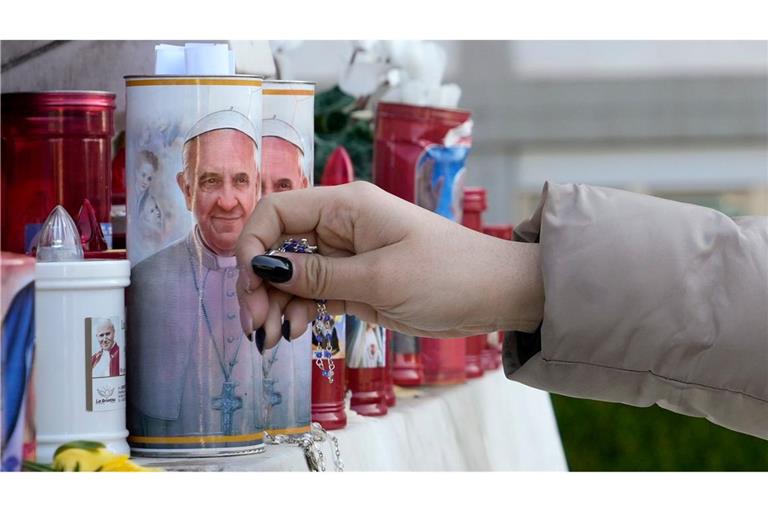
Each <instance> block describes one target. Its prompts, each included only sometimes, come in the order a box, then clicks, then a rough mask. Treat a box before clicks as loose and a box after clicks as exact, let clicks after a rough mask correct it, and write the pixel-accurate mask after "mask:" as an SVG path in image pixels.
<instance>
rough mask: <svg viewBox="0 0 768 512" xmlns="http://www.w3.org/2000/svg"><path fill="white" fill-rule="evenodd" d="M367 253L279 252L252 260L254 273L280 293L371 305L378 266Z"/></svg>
mask: <svg viewBox="0 0 768 512" xmlns="http://www.w3.org/2000/svg"><path fill="white" fill-rule="evenodd" d="M371 260H372V258H371V257H370V256H369V255H368V254H358V255H354V256H345V257H335V258H334V257H328V256H321V255H319V254H303V253H280V254H279V255H271V256H267V255H260V256H255V257H254V258H253V259H252V260H251V268H252V269H253V272H254V273H255V274H256V275H257V276H259V277H260V278H262V279H264V280H265V281H267V282H269V283H270V284H271V285H272V286H274V287H275V288H277V289H279V290H283V291H285V292H288V293H290V294H292V295H296V296H298V297H303V298H305V299H332V300H350V301H356V302H364V303H366V304H370V302H371V300H373V299H374V297H373V296H372V294H373V291H374V290H375V289H376V287H375V286H372V283H371V279H372V278H373V277H374V275H375V274H376V272H375V271H374V270H375V269H376V268H377V267H376V266H375V264H374V263H373V262H372V261H371Z"/></svg>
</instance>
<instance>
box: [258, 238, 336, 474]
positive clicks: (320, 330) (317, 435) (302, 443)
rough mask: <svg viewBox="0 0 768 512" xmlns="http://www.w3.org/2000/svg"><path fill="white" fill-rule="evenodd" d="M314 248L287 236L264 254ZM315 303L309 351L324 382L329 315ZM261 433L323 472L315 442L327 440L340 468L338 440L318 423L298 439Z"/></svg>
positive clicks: (330, 360)
mask: <svg viewBox="0 0 768 512" xmlns="http://www.w3.org/2000/svg"><path fill="white" fill-rule="evenodd" d="M316 250H317V247H316V246H313V245H309V243H308V242H307V240H306V238H302V239H301V240H298V241H297V240H294V239H293V238H289V239H288V240H286V241H284V242H283V243H282V244H281V245H280V247H279V248H277V249H275V250H272V251H269V252H268V253H267V254H268V255H273V254H279V253H285V252H299V253H306V254H311V253H313V252H315V251H316ZM315 302H316V303H317V316H316V317H315V319H314V320H313V321H312V339H313V340H314V345H316V346H317V350H314V351H313V352H312V358H313V359H314V360H315V364H316V365H317V367H318V368H320V372H321V373H322V375H323V377H325V378H327V379H328V382H331V383H332V382H333V375H334V370H335V365H334V364H333V357H332V356H333V345H332V344H331V340H332V339H333V317H331V315H330V314H328V310H327V309H326V306H325V300H322V299H316V300H315ZM326 361H327V362H328V368H326ZM265 434H266V441H267V442H268V443H270V444H296V445H298V446H299V447H300V448H301V449H302V450H303V451H304V458H305V459H306V460H307V466H308V467H309V469H310V471H325V457H324V456H323V451H322V450H321V449H320V447H319V446H318V444H317V443H320V442H323V441H326V440H328V439H330V441H331V442H332V443H333V445H334V450H333V463H334V466H335V467H336V470H337V471H344V463H343V462H342V460H341V452H340V451H339V441H338V439H336V436H334V435H332V434H330V433H329V432H327V431H326V430H325V429H324V428H323V427H322V426H321V425H320V424H319V423H313V424H312V426H311V428H310V432H307V433H305V434H302V435H301V436H300V437H298V438H295V437H293V436H287V435H275V436H272V435H270V434H269V433H268V432H265Z"/></svg>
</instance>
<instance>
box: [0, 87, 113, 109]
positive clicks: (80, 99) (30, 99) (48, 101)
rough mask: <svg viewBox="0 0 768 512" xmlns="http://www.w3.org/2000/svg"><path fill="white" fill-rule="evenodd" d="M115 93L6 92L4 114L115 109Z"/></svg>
mask: <svg viewBox="0 0 768 512" xmlns="http://www.w3.org/2000/svg"><path fill="white" fill-rule="evenodd" d="M115 97H116V95H115V93H113V92H107V91H44V92H6V93H3V96H2V98H3V99H2V105H3V111H4V112H12V111H21V112H24V113H27V112H29V111H39V110H50V109H57V108H61V107H76V108H78V107H79V108H82V107H96V108H98V109H103V108H108V109H111V110H114V109H115Z"/></svg>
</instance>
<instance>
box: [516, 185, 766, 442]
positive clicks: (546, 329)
mask: <svg viewBox="0 0 768 512" xmlns="http://www.w3.org/2000/svg"><path fill="white" fill-rule="evenodd" d="M515 237H516V240H520V241H527V242H539V243H540V245H541V266H542V275H543V279H544V293H545V305H544V319H543V322H542V324H541V326H540V329H539V331H538V332H537V333H536V334H533V335H531V334H525V333H514V335H513V336H511V337H509V338H508V339H507V340H506V341H505V345H504V369H505V372H506V374H507V376H508V377H509V378H511V379H513V380H516V381H520V382H522V383H525V384H528V385H530V386H533V387H537V388H542V389H545V390H548V391H551V392H554V393H560V394H563V395H569V396H575V397H581V398H591V399H597V400H606V401H611V402H622V403H626V404H632V405H638V406H650V405H653V404H659V405H660V406H661V407H663V408H665V409H669V410H672V411H675V412H679V413H682V414H687V415H691V416H702V417H706V418H708V419H709V420H710V421H712V422H714V423H717V424H718V425H722V426H725V427H727V428H730V429H733V430H737V431H740V432H745V433H748V434H752V435H754V436H758V437H762V438H765V439H768V218H764V217H763V218H758V217H748V218H747V217H745V218H741V219H731V218H729V217H727V216H726V215H723V214H721V213H719V212H717V211H715V210H712V209H709V208H703V207H699V206H692V205H689V204H684V203H678V202H674V201H668V200H663V199H659V198H654V197H650V196H644V195H641V194H635V193H631V192H625V191H620V190H612V189H607V188H599V187H589V186H577V185H554V184H547V185H545V187H544V192H543V195H542V200H541V203H540V205H539V207H538V209H537V211H536V212H535V214H534V215H533V217H532V218H531V219H529V220H527V221H525V222H524V223H522V224H520V225H519V226H518V227H517V228H516V230H515ZM539 335H540V338H539ZM539 343H540V350H538V351H537V350H536V349H538V347H539ZM532 347H535V348H536V349H534V350H532Z"/></svg>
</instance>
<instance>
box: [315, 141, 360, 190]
mask: <svg viewBox="0 0 768 512" xmlns="http://www.w3.org/2000/svg"><path fill="white" fill-rule="evenodd" d="M354 180H355V168H354V166H353V165H352V159H351V158H349V153H347V150H346V149H344V146H339V147H337V148H336V149H334V150H333V152H332V153H331V155H330V156H329V157H328V161H327V162H326V163H325V167H324V168H323V175H322V176H321V177H320V184H321V185H343V184H344V183H350V182H352V181H354Z"/></svg>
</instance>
